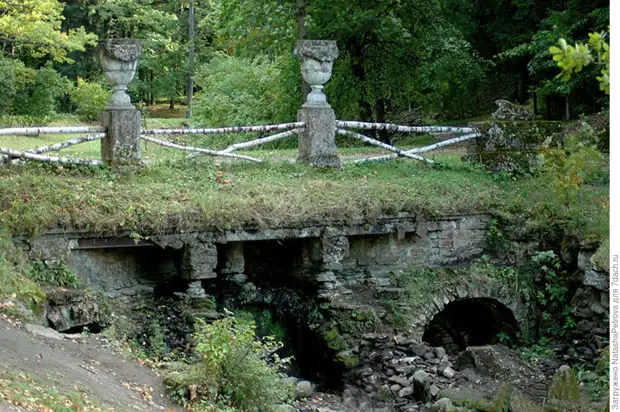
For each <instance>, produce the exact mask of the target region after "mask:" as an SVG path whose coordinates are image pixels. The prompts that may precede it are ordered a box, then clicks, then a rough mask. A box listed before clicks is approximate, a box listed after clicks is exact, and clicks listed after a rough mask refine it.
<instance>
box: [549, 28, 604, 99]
mask: <svg viewBox="0 0 620 412" xmlns="http://www.w3.org/2000/svg"><path fill="white" fill-rule="evenodd" d="M588 36H589V38H590V39H589V41H588V44H583V43H577V44H575V46H571V45H569V44H568V43H567V42H566V40H564V39H560V40H559V41H558V46H551V47H550V48H549V52H550V53H551V54H552V55H553V60H554V61H556V62H557V64H558V67H559V68H560V69H562V73H560V74H559V75H558V77H561V78H562V80H564V81H568V80H570V77H571V75H572V74H573V73H579V72H580V71H581V70H582V69H583V68H584V67H586V66H588V65H590V64H598V65H601V66H603V68H602V69H601V73H600V76H597V78H596V79H597V80H598V81H599V83H600V89H601V90H603V91H604V92H605V93H606V94H609V43H608V42H607V41H605V38H606V37H607V33H605V32H601V33H590V34H588Z"/></svg>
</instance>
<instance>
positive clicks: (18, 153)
mask: <svg viewBox="0 0 620 412" xmlns="http://www.w3.org/2000/svg"><path fill="white" fill-rule="evenodd" d="M105 132H106V128H105V127H103V126H70V127H21V128H8V129H0V136H40V135H49V134H82V133H93V134H89V135H86V136H82V137H78V138H75V139H71V140H67V141H65V142H60V143H56V144H53V145H48V146H41V147H36V148H33V149H25V150H16V149H11V148H6V147H2V146H0V155H1V156H0V164H2V163H6V162H8V161H10V160H17V161H19V159H28V160H35V161H39V162H47V163H59V164H82V165H90V166H96V165H99V164H101V161H100V160H96V159H84V158H73V157H60V156H48V155H44V153H49V152H58V151H60V150H62V149H66V148H67V147H71V146H75V145H77V144H80V143H84V142H91V141H94V140H100V139H102V138H103V137H105Z"/></svg>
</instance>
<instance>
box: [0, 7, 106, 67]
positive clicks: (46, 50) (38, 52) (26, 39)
mask: <svg viewBox="0 0 620 412" xmlns="http://www.w3.org/2000/svg"><path fill="white" fill-rule="evenodd" d="M63 8H64V4H63V3H61V2H59V1H58V0H9V1H6V0H0V10H2V13H1V14H0V42H7V41H8V42H9V43H10V44H11V45H12V47H11V50H12V51H13V54H18V55H20V54H23V55H25V56H29V57H34V58H41V57H45V56H50V57H52V58H54V59H55V60H57V61H69V62H71V61H73V60H72V59H71V58H70V57H69V53H71V52H73V51H84V50H85V47H86V46H87V45H95V44H96V41H97V36H95V35H94V34H92V33H87V32H86V30H85V29H84V27H78V28H75V29H69V30H67V31H62V30H61V22H62V20H63V16H62V11H63ZM4 52H5V50H0V56H1V55H2V54H4Z"/></svg>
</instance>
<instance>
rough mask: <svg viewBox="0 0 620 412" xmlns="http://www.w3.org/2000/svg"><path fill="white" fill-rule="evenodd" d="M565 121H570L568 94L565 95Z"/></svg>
mask: <svg viewBox="0 0 620 412" xmlns="http://www.w3.org/2000/svg"><path fill="white" fill-rule="evenodd" d="M566 121H567V122H568V121H570V96H566Z"/></svg>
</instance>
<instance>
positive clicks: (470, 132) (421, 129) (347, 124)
mask: <svg viewBox="0 0 620 412" xmlns="http://www.w3.org/2000/svg"><path fill="white" fill-rule="evenodd" d="M347 129H363V130H388V131H393V132H399V133H463V134H464V135H463V136H460V137H455V138H452V139H448V140H444V141H442V142H439V143H435V144H432V145H429V146H425V147H419V148H415V149H410V150H402V149H399V148H397V147H395V146H393V145H389V144H387V143H384V142H381V141H379V140H377V139H373V138H371V137H368V136H364V135H362V134H359V133H356V132H353V131H350V130H347ZM336 133H337V134H339V135H343V136H349V137H352V138H354V139H357V140H361V141H363V142H366V143H368V144H371V145H373V146H378V147H381V148H383V149H385V150H389V151H391V152H394V154H391V155H384V156H373V157H365V158H360V159H355V160H353V163H366V162H375V161H380V160H390V159H395V158H397V157H408V158H410V159H415V160H420V161H422V162H424V163H427V164H432V163H433V161H432V160H431V159H427V158H425V157H422V156H420V155H419V154H420V153H427V152H431V151H433V150H437V149H440V148H443V147H446V146H450V145H453V144H456V143H460V142H465V141H468V140H473V139H476V138H478V137H480V136H481V134H480V132H479V131H478V130H477V129H475V128H473V127H457V126H402V125H397V124H390V123H366V122H356V121H344V120H337V121H336Z"/></svg>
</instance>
